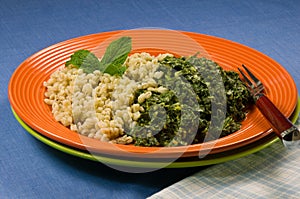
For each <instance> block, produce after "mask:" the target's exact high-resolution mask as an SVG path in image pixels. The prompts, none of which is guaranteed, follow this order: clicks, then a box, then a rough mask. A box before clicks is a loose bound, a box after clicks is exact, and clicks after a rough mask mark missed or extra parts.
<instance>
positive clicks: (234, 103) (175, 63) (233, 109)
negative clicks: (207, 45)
mask: <svg viewBox="0 0 300 199" xmlns="http://www.w3.org/2000/svg"><path fill="white" fill-rule="evenodd" d="M160 64H161V66H160V70H162V71H164V77H163V78H162V79H174V73H168V71H169V70H165V69H164V68H172V69H175V70H176V71H177V72H175V76H176V75H182V76H183V77H184V78H185V79H186V80H187V81H188V82H189V83H190V85H191V87H192V88H193V90H194V92H195V93H196V95H197V101H198V104H199V110H193V109H192V108H190V107H185V109H187V110H190V112H191V113H193V114H189V116H186V117H190V118H183V120H180V117H181V110H182V106H187V104H189V103H187V104H183V105H182V104H180V103H179V101H178V99H177V98H176V96H175V95H174V93H173V92H172V91H168V92H166V93H154V92H152V95H151V97H150V98H148V99H146V100H145V101H144V102H143V103H141V104H140V105H141V106H142V107H143V109H144V110H145V111H144V112H143V113H142V114H141V117H140V118H139V119H138V121H137V122H138V124H139V127H145V126H147V125H148V124H149V123H151V122H152V121H151V119H150V117H149V110H150V107H151V106H153V105H154V104H158V105H160V106H163V107H164V109H165V110H166V113H167V116H166V123H165V124H164V127H163V128H162V129H161V130H160V132H159V133H156V134H151V131H153V129H157V128H156V126H151V125H148V126H149V128H140V129H139V127H137V128H134V129H132V130H131V132H130V133H129V134H130V135H131V136H132V137H133V139H134V141H135V145H138V146H180V145H186V144H187V143H193V144H196V143H202V142H203V141H204V138H206V136H208V138H209V139H210V140H213V139H218V138H219V135H214V131H215V130H216V129H210V131H209V127H210V125H211V121H212V120H218V118H211V117H212V105H211V104H212V100H214V96H211V95H210V93H211V92H210V91H212V90H211V89H215V90H214V91H215V93H217V94H218V91H220V89H222V88H219V87H218V84H216V82H218V81H220V80H218V79H215V78H213V77H212V78H211V79H209V77H205V78H203V77H202V75H201V74H211V71H215V72H218V74H220V76H221V78H222V81H223V84H224V86H223V89H225V96H224V97H226V98H227V113H226V118H225V121H224V124H223V127H220V128H222V129H221V130H222V133H221V135H220V136H221V137H224V136H226V135H229V134H231V133H233V132H235V131H237V130H239V129H240V127H241V123H240V122H241V121H242V120H243V119H245V116H246V111H245V110H246V108H247V106H248V105H249V104H251V103H252V98H251V95H250V93H249V91H248V89H247V88H246V86H245V85H244V84H243V82H242V81H241V80H240V79H239V75H238V74H237V73H236V72H233V71H225V70H223V69H222V68H221V67H220V66H219V65H218V64H217V63H216V62H213V61H212V60H209V59H206V58H196V57H194V56H192V57H190V58H186V57H181V58H176V57H166V58H165V59H163V60H162V61H160ZM196 65H197V68H196V67H195V66H196ZM198 67H200V69H199V68H198ZM199 70H200V71H201V72H203V73H201V74H200V73H199V72H198V71H199ZM205 71H209V72H207V73H205ZM207 80H209V82H207ZM157 82H158V83H159V84H160V82H161V79H159V80H157ZM181 84H182V83H181V82H178V83H176V84H175V85H176V86H177V87H178V88H180V87H181ZM209 84H213V85H214V86H216V87H213V88H209V86H208V85H209ZM162 85H163V84H162ZM143 92H146V91H144V90H139V91H137V93H136V95H135V103H137V102H138V101H137V97H138V96H139V95H140V94H141V93H143ZM184 92H186V91H185V90H184V91H183V93H184ZM187 96H189V94H187ZM152 114H154V115H159V112H158V113H152ZM197 115H199V116H200V117H196V116H197ZM195 118H198V120H199V123H198V129H197V130H196V131H197V134H196V136H195V135H194V134H193V133H192V132H193V131H194V130H191V129H189V126H188V124H191V123H192V122H195V121H194V120H195ZM180 121H182V123H180ZM185 121H186V122H185ZM157 124H159V123H157ZM184 124H187V126H182V125H184ZM190 126H193V125H190ZM151 128H152V129H151ZM180 128H181V130H180ZM215 128H219V127H215ZM141 129H142V130H143V131H140V130H141ZM208 131H209V132H208ZM194 132H195V131H194ZM191 139H192V141H191Z"/></svg>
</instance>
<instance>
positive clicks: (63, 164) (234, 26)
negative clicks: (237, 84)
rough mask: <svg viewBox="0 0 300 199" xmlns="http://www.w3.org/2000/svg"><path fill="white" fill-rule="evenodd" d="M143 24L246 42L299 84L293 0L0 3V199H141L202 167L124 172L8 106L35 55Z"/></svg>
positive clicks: (299, 26)
mask: <svg viewBox="0 0 300 199" xmlns="http://www.w3.org/2000/svg"><path fill="white" fill-rule="evenodd" d="M140 27H161V28H168V29H175V30H183V31H192V32H199V33H204V34H209V35H214V36H218V37H222V38H226V39H229V40H233V41H236V42H239V43H242V44H245V45H247V46H250V47H252V48H255V49H257V50H259V51H261V52H263V53H265V54H267V55H268V56H270V57H272V58H273V59H274V60H276V61H277V62H279V63H280V64H282V66H284V67H285V68H286V70H288V71H289V72H290V73H291V75H292V77H293V78H294V80H295V82H296V84H297V86H298V88H300V73H299V65H300V51H299V50H300V49H299V46H300V1H298V0H286V1H282V0H252V1H240V0H194V1H189V0H188V1H177V0H160V1H156V0H152V1H134V0H128V1H124V0H123V1H121V0H112V1H104V0H102V1H101V0H87V1H82V0H51V1H39V0H28V1H23V0H2V1H1V3H0V69H1V72H0V105H1V106H0V113H1V114H0V127H1V128H0V135H1V139H0V198H32V199H35V198H145V197H148V196H151V195H152V194H154V193H156V192H158V191H160V190H162V189H163V188H165V187H167V186H169V185H171V184H173V183H175V182H177V181H179V180H181V179H183V178H184V177H187V176H189V175H191V174H192V173H195V172H198V171H200V174H201V172H202V170H203V168H192V169H191V168H189V169H171V170H168V169H162V170H159V171H156V172H152V173H145V174H128V173H122V172H119V171H116V170H113V169H111V168H108V167H106V166H104V165H102V164H100V163H96V162H91V161H86V160H82V159H80V158H76V157H72V156H69V155H66V154H64V153H62V152H59V151H57V150H55V149H52V148H50V147H48V146H46V145H44V144H43V143H41V142H39V141H37V140H36V139H35V138H33V137H32V136H30V135H29V134H28V133H27V132H26V131H25V130H24V129H23V128H22V127H21V126H20V125H19V124H18V122H17V121H16V120H15V118H14V116H13V114H12V112H11V110H10V104H9V101H8V97H7V86H8V83H9V79H10V77H11V75H12V74H13V72H14V70H15V69H16V68H17V67H18V65H19V64H20V63H21V62H23V61H24V60H25V59H26V58H27V57H29V56H30V55H32V54H33V53H35V52H37V51H39V50H41V49H43V48H46V47H48V46H50V45H52V44H55V43H58V42H60V41H64V40H67V39H70V38H74V37H78V36H82V35H87V34H92V33H98V32H104V31H112V30H120V29H132V28H140ZM258 154H259V153H258ZM263 154H264V153H262V156H261V157H260V156H259V158H260V159H262V158H263V157H264V155H263ZM269 156H270V155H266V157H269ZM211 168H212V169H214V167H211ZM211 168H208V169H211ZM205 171H206V170H203V172H205ZM252 171H253V170H251V169H249V171H247V172H252ZM255 171H257V170H255ZM245 172H246V171H245ZM247 172H246V173H247ZM198 175H199V174H198ZM256 178H258V176H256ZM287 181H288V179H287ZM208 183H209V182H208ZM245 186H246V185H245ZM241 191H242V190H241ZM222 193H224V194H225V193H227V192H226V190H225V191H224V190H223V191H221V192H219V195H220V196H221V195H222ZM236 194H238V193H236ZM242 194H245V193H242ZM219 195H218V196H219ZM222 196H223V195H222ZM243 196H244V195H243ZM261 197H264V195H263V194H262V195H261ZM266 197H267V196H266Z"/></svg>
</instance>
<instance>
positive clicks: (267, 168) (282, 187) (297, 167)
mask: <svg viewBox="0 0 300 199" xmlns="http://www.w3.org/2000/svg"><path fill="white" fill-rule="evenodd" d="M299 122H300V120H299ZM299 197H300V148H296V149H295V150H287V149H286V148H284V147H283V145H282V144H281V142H277V143H275V144H273V145H271V146H270V147H268V148H266V149H264V150H262V151H259V152H257V153H255V154H251V155H249V156H247V157H244V158H240V159H237V160H234V161H229V162H226V163H224V164H219V165H215V166H212V167H210V168H207V169H205V170H202V171H200V172H198V173H196V174H194V175H192V176H190V177H187V178H186V179H184V180H182V181H180V182H178V183H176V184H174V185H172V186H170V187H168V188H166V189H164V190H162V191H161V192H159V193H157V194H155V195H153V196H152V197H149V199H162V198H164V199H167V198H170V199H171V198H172V199H176V198H212V199H214V198H216V199H217V198H237V199H240V198H272V199H275V198H289V199H292V198H294V199H298V198H299Z"/></svg>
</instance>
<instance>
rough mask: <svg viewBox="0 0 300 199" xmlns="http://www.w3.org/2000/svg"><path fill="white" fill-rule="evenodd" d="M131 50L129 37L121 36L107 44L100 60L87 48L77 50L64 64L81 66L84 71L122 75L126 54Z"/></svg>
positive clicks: (124, 68)
mask: <svg viewBox="0 0 300 199" xmlns="http://www.w3.org/2000/svg"><path fill="white" fill-rule="evenodd" d="M130 51H131V38H130V37H121V38H119V39H117V40H115V41H113V42H111V43H110V44H109V46H108V47H107V49H106V51H105V53H104V56H103V58H102V60H101V61H99V60H98V58H97V57H96V56H95V54H93V53H92V52H90V51H89V50H84V49H82V50H78V51H76V52H75V53H74V54H73V55H71V59H70V60H69V61H67V62H66V64H65V65H66V66H69V65H70V64H72V65H74V66H76V67H77V68H81V69H82V70H83V71H84V72H85V73H92V72H94V71H95V70H100V71H101V72H103V73H108V74H110V75H120V76H121V75H122V74H123V73H124V72H125V70H126V66H123V64H124V62H125V61H126V59H127V57H128V54H129V53H130Z"/></svg>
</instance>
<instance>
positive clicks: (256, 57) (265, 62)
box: [8, 29, 297, 158]
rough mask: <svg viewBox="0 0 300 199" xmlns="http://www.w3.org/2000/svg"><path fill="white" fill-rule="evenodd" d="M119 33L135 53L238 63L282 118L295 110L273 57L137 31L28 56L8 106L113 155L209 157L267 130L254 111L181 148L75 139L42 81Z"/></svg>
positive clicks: (201, 38) (56, 136) (75, 142)
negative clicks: (234, 126)
mask: <svg viewBox="0 0 300 199" xmlns="http://www.w3.org/2000/svg"><path fill="white" fill-rule="evenodd" d="M124 35H127V36H131V37H132V41H133V51H137V52H140V51H143V50H145V49H148V50H149V51H150V53H152V54H158V53H161V52H171V53H174V54H177V55H178V54H179V55H185V56H186V55H192V54H194V53H195V52H198V51H200V52H201V53H202V55H204V56H208V57H209V58H211V59H213V60H214V61H216V62H218V63H219V64H220V65H221V66H222V67H224V68H225V69H230V70H235V71H237V67H239V66H241V64H245V65H246V66H248V67H249V68H251V70H252V71H253V73H254V74H255V75H257V77H258V78H259V79H261V81H262V82H263V84H264V85H265V87H266V94H267V96H268V97H269V98H270V99H271V100H272V101H273V102H274V104H275V105H276V106H277V107H278V108H279V109H280V110H281V111H282V112H283V113H284V114H285V115H286V116H290V115H291V114H292V112H293V111H294V109H295V107H296V104H297V89H296V85H295V83H294V81H293V79H292V78H291V76H290V75H289V74H288V72H287V71H286V70H285V69H284V68H283V67H282V66H280V65H279V64H278V63H277V62H275V61H274V60H273V59H271V58H270V57H268V56H266V55H264V54H262V53H260V52H258V51H256V50H254V49H251V48H249V47H246V46H244V45H241V44H238V43H235V42H232V41H228V40H225V39H222V38H217V37H213V36H208V35H203V34H198V33H191V32H181V31H170V30H159V29H140V30H139V29H137V30H131V31H114V32H104V33H99V34H92V35H87V36H82V37H78V38H74V39H70V40H67V41H64V42H61V43H58V44H55V45H52V46H50V47H48V48H46V49H44V50H41V51H39V52H37V53H35V54H34V55H32V56H30V57H29V58H28V59H26V60H25V61H24V62H23V63H22V64H21V65H20V66H19V67H18V68H17V69H16V71H15V72H14V74H13V76H12V77H11V80H10V83H9V88H8V91H9V100H10V103H11V106H12V108H13V109H14V110H15V112H16V113H17V115H18V116H19V117H20V118H21V119H22V120H23V121H24V122H25V123H26V124H27V125H28V126H30V127H31V128H33V129H34V130H36V131H37V132H39V133H40V134H42V135H44V136H46V137H48V138H50V139H52V140H55V141H57V142H60V143H62V144H65V145H68V146H71V147H74V148H77V149H81V150H85V151H86V150H88V151H90V152H96V153H101V154H104V155H114V156H119V157H137V158H139V157H141V158H153V157H155V158H172V157H193V156H197V155H198V154H199V151H203V149H207V150H208V152H207V153H210V154H214V153H220V152H224V151H228V150H232V149H236V148H239V147H242V146H245V145H248V144H250V143H253V142H255V141H257V140H259V139H261V138H263V137H265V136H267V135H269V134H270V133H271V132H272V129H271V127H270V125H269V124H268V122H267V121H266V120H265V119H264V118H263V116H262V115H261V114H260V113H259V111H258V110H257V109H255V108H253V109H252V110H251V111H250V113H249V114H248V116H247V118H246V120H245V121H244V122H243V123H242V128H241V129H240V130H239V131H237V132H235V133H233V134H231V135H229V136H226V137H224V138H221V139H218V140H216V141H212V142H207V143H203V144H196V145H190V146H186V147H136V146H133V145H119V144H110V143H105V142H101V141H98V140H95V139H91V138H87V137H85V136H81V135H79V134H77V133H76V132H73V131H71V130H70V129H68V128H66V127H64V126H63V125H61V124H60V123H58V122H56V121H55V119H54V118H53V116H52V113H51V109H50V107H49V106H48V105H46V104H45V103H44V102H43V99H44V92H45V87H44V86H43V82H44V81H46V80H48V79H49V76H50V74H51V73H53V72H54V71H55V70H57V69H58V68H60V67H63V66H64V63H65V62H66V60H68V59H69V58H70V55H71V54H72V53H73V52H74V51H76V50H78V49H89V50H92V51H93V52H95V53H96V54H97V56H101V54H103V49H105V46H107V44H108V43H109V42H110V41H111V40H112V39H114V38H116V37H119V36H124ZM195 43H196V45H195ZM199 46H200V47H199Z"/></svg>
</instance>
